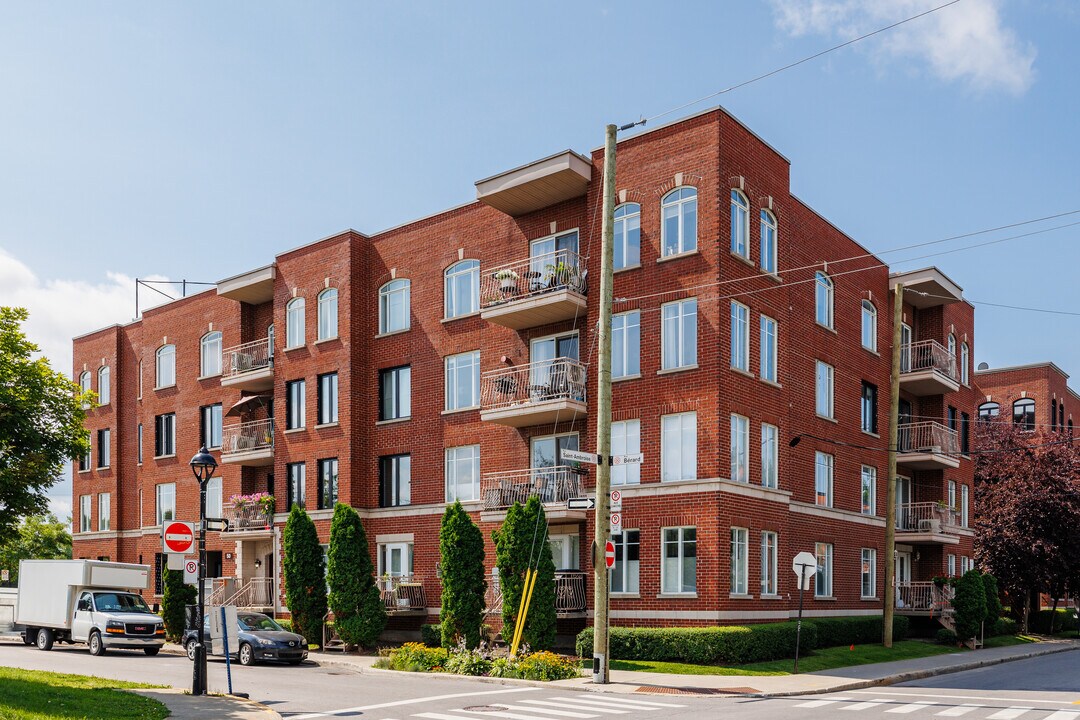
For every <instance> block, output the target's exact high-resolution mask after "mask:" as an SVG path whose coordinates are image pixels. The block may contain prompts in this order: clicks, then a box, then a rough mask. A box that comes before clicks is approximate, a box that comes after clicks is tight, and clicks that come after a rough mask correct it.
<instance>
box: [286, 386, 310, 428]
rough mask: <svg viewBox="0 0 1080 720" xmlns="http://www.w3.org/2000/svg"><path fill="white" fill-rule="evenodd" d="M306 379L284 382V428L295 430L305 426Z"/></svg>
mask: <svg viewBox="0 0 1080 720" xmlns="http://www.w3.org/2000/svg"><path fill="white" fill-rule="evenodd" d="M306 397H307V381H305V380H290V381H288V382H286V383H285V429H286V430H297V429H299V428H302V427H306V426H307V409H306V407H305V406H306V405H307V399H306Z"/></svg>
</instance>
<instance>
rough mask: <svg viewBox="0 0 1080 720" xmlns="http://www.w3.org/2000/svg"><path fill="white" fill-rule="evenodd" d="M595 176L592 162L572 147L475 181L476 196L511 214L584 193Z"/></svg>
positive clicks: (528, 211) (517, 213) (487, 203)
mask: <svg viewBox="0 0 1080 720" xmlns="http://www.w3.org/2000/svg"><path fill="white" fill-rule="evenodd" d="M591 180H592V162H591V161H590V160H589V159H588V158H586V157H584V156H582V155H579V154H578V153H576V152H574V151H573V150H566V151H564V152H561V153H558V154H555V155H551V156H550V157H546V158H544V159H542V160H537V161H536V162H533V163H529V164H528V165H523V166H521V167H519V168H515V169H513V170H508V171H506V172H504V173H500V174H498V175H494V176H492V177H489V178H486V179H484V180H478V181H477V183H476V199H477V200H479V201H480V202H482V203H484V204H485V205H489V206H491V207H493V208H495V209H496V210H499V211H501V212H504V213H506V214H507V215H511V216H518V215H524V214H525V213H530V212H533V211H534V210H540V209H542V208H546V207H550V206H551V205H555V204H556V203H560V202H563V201H564V200H570V199H572V198H576V197H581V196H582V195H584V194H585V193H586V191H587V190H588V188H589V182H590V181H591Z"/></svg>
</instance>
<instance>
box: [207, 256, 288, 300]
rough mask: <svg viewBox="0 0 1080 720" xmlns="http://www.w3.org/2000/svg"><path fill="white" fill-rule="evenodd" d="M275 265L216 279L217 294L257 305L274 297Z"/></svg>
mask: <svg viewBox="0 0 1080 720" xmlns="http://www.w3.org/2000/svg"><path fill="white" fill-rule="evenodd" d="M276 277H277V266H276V265H267V266H266V267H261V268H259V269H258V270H251V271H250V272H246V273H242V274H240V275H234V276H233V277H231V278H226V279H224V280H220V281H218V285H217V294H218V295H221V296H222V297H227V298H230V299H232V300H238V301H240V302H246V303H251V304H252V305H259V304H260V303H265V302H270V301H271V300H273V299H274V278H276Z"/></svg>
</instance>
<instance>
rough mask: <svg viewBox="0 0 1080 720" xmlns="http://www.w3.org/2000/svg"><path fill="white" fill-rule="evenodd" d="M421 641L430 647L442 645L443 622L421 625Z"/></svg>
mask: <svg viewBox="0 0 1080 720" xmlns="http://www.w3.org/2000/svg"><path fill="white" fill-rule="evenodd" d="M420 641H421V642H422V643H424V644H425V645H427V646H428V647H440V646H442V624H441V623H436V624H434V625H428V624H424V625H421V626H420Z"/></svg>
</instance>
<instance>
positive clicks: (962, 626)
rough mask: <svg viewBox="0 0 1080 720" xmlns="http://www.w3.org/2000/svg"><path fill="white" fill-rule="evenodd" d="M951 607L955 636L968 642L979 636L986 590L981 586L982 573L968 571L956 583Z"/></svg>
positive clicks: (983, 617) (984, 613)
mask: <svg viewBox="0 0 1080 720" xmlns="http://www.w3.org/2000/svg"><path fill="white" fill-rule="evenodd" d="M952 606H953V610H954V611H955V614H954V615H953V618H954V619H955V620H956V636H957V637H958V638H960V639H961V640H969V639H971V638H973V637H976V636H977V635H978V634H979V630H980V628H981V627H982V623H983V620H985V619H986V588H985V587H984V586H983V580H982V573H980V572H979V571H978V570H968V571H967V572H966V573H964V575H963V577H961V578H960V579H959V580H957V581H956V595H954V596H953V599H952Z"/></svg>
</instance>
